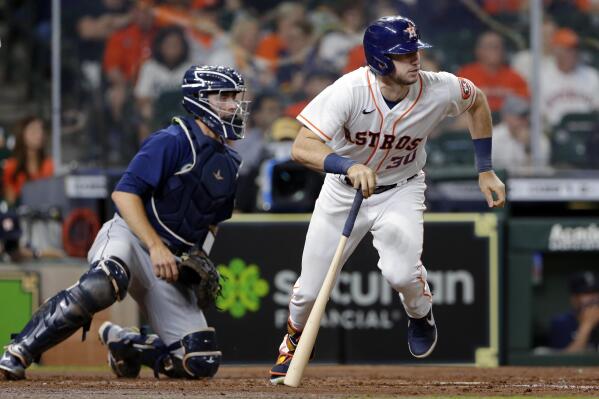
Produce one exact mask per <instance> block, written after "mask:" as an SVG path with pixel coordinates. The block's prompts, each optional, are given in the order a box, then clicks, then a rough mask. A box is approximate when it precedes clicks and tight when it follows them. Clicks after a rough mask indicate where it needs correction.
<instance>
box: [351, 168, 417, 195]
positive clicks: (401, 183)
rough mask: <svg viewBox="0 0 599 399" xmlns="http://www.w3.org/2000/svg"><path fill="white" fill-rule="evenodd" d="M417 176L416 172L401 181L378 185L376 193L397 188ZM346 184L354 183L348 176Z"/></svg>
mask: <svg viewBox="0 0 599 399" xmlns="http://www.w3.org/2000/svg"><path fill="white" fill-rule="evenodd" d="M416 176H418V173H416V174H415V175H413V176H410V177H408V178H407V179H406V180H402V181H400V182H399V183H394V184H387V185H384V186H376V188H375V189H374V193H375V194H380V193H384V192H385V191H388V190H391V189H392V188H395V187H397V186H401V185H403V184H405V183H407V182H409V181H410V180H412V179H413V178H415V177H416ZM345 184H347V185H348V186H351V185H352V184H351V181H350V180H349V178H348V177H347V176H345Z"/></svg>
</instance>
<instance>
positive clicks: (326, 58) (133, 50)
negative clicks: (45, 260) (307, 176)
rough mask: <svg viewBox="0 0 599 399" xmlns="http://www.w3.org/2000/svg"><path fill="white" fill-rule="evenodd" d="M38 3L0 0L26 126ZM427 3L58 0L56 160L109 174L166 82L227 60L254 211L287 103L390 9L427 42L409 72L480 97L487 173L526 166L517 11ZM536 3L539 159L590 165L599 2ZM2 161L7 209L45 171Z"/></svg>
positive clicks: (165, 109)
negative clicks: (457, 79)
mask: <svg viewBox="0 0 599 399" xmlns="http://www.w3.org/2000/svg"><path fill="white" fill-rule="evenodd" d="M50 3H51V2H48V1H42V0H38V1H30V2H24V1H13V2H9V3H8V5H7V6H5V9H4V10H3V11H4V13H5V14H7V16H10V18H11V20H12V21H13V23H12V24H11V25H10V26H11V28H10V29H9V32H8V35H7V38H8V39H9V40H10V39H11V38H18V37H22V38H26V39H25V40H24V42H23V46H22V48H24V51H25V52H28V54H29V56H30V57H31V59H32V60H33V62H31V65H28V66H26V67H24V68H22V70H19V68H17V69H15V67H17V66H20V65H17V64H18V63H19V54H18V51H14V50H13V52H15V53H16V54H11V53H10V50H5V51H6V54H7V57H4V60H3V63H2V66H0V77H1V78H3V80H4V81H15V80H16V81H18V80H19V79H23V80H28V82H29V83H28V86H27V88H26V92H27V95H28V97H29V98H30V100H32V99H34V101H30V102H32V103H33V104H36V105H35V108H34V109H31V107H29V108H27V107H24V109H28V110H29V111H30V112H28V114H27V115H23V116H26V117H29V116H31V115H32V114H36V115H38V116H42V117H47V116H49V110H50V105H49V98H50V96H49V90H50V83H49V82H50V67H49V65H50V63H49V54H50V39H51V15H50ZM431 3H432V2H429V1H411V0H394V1H393V0H377V1H364V0H351V1H350V0H338V1H319V0H311V1H304V2H291V1H286V2H280V1H273V0H264V1H259V2H249V1H243V0H154V1H152V0H139V1H130V0H95V1H85V2H82V1H79V0H63V1H62V2H61V5H62V15H61V17H62V54H61V60H62V82H63V83H62V87H61V89H62V105H63V121H62V127H63V130H62V136H63V140H62V142H63V154H64V160H65V161H66V162H70V161H76V162H78V164H83V165H96V166H103V167H106V166H115V167H123V166H124V164H125V163H126V161H127V160H128V159H130V157H131V155H132V154H133V153H134V152H135V151H136V149H137V148H138V145H139V143H140V142H141V141H142V140H143V139H144V138H145V137H147V136H148V134H150V132H152V131H154V130H156V129H157V128H160V127H161V126H164V125H165V124H167V123H168V122H169V121H168V117H169V115H171V114H173V113H177V112H184V111H183V110H182V109H181V107H180V101H181V96H180V87H179V86H180V81H181V76H182V74H183V71H184V70H185V69H186V68H187V67H188V66H189V65H190V64H218V65H227V66H231V67H234V68H236V69H237V70H239V71H241V72H242V73H243V74H244V76H245V77H246V78H247V80H248V82H249V87H250V95H251V97H252V100H253V106H252V118H251V125H250V127H249V129H247V137H246V139H245V140H241V141H239V142H236V143H234V145H235V147H236V149H237V150H238V151H239V152H240V153H241V154H242V157H243V158H244V165H243V169H242V171H241V178H242V183H241V187H244V190H245V191H244V193H248V192H251V194H249V195H250V199H249V200H248V199H247V198H246V199H245V200H244V195H242V197H241V198H240V207H241V208H242V210H244V211H252V210H255V209H256V208H257V207H258V208H260V204H259V203H258V204H256V203H255V201H253V200H252V198H255V194H256V191H257V190H259V189H260V188H259V184H258V185H257V184H256V183H255V182H256V181H258V182H260V179H257V177H258V175H259V174H260V173H261V172H260V167H261V165H262V164H263V161H264V160H266V159H270V158H272V157H273V156H274V155H273V153H276V154H278V155H276V156H277V157H281V156H282V157H283V158H284V155H281V153H282V152H281V150H280V148H279V150H277V146H276V144H275V145H274V146H273V145H272V143H273V142H276V141H281V140H283V141H285V140H291V139H293V131H297V129H296V127H297V123H296V122H295V120H294V118H295V116H296V115H297V114H298V113H299V111H300V110H301V109H302V108H303V106H304V105H305V104H307V102H308V101H309V100H310V99H311V98H312V97H313V96H315V95H316V93H318V92H320V91H321V90H322V89H323V88H324V87H326V86H327V85H329V84H330V83H332V82H333V81H334V80H335V79H336V78H337V77H339V76H340V75H342V74H343V73H346V72H348V71H351V70H353V69H355V68H358V67H360V66H362V65H364V63H365V61H364V54H363V50H362V44H361V42H362V35H363V30H364V27H365V26H366V25H367V24H368V23H369V22H370V21H371V20H373V19H375V18H377V17H379V16H381V15H390V14H402V15H406V16H409V17H412V18H414V19H415V20H416V21H418V24H419V27H420V30H421V34H422V36H423V38H424V39H426V41H427V42H430V43H432V44H434V48H433V49H431V50H427V51H426V52H425V53H424V54H423V59H422V68H423V69H425V70H447V71H450V72H453V73H455V74H457V75H459V76H463V77H466V78H468V79H470V80H472V81H473V82H474V83H475V84H476V85H477V86H479V87H480V88H481V89H482V90H483V91H484V92H485V94H486V95H487V97H488V99H489V104H490V106H491V110H492V112H493V118H494V124H495V134H494V140H495V141H496V143H497V144H496V146H495V150H496V151H495V153H494V159H495V161H496V165H497V166H499V167H503V168H505V169H508V170H511V171H517V170H520V169H522V168H526V167H528V166H530V165H531V164H532V160H531V144H530V119H529V116H530V98H531V94H534V93H531V80H530V79H531V73H532V72H531V68H532V57H531V52H530V50H529V38H528V36H529V35H528V32H529V14H530V10H529V9H528V6H529V2H528V1H525V0H460V1H452V0H439V1H435V2H434V7H431ZM544 7H545V13H544V23H543V28H542V32H543V43H544V47H543V58H542V62H541V74H540V80H541V83H542V86H541V87H542V89H541V91H540V93H538V95H540V98H541V104H542V109H541V111H542V115H543V120H544V125H543V132H544V134H543V135H542V137H541V139H540V143H539V148H540V155H541V158H542V159H541V163H542V165H544V166H553V167H578V168H593V167H596V166H597V164H596V162H597V161H596V160H594V159H593V157H591V156H590V155H588V154H589V153H590V152H589V151H588V150H585V151H583V153H581V152H580V151H578V152H577V149H580V148H581V147H580V146H586V147H585V148H595V147H593V146H596V147H597V148H599V144H598V143H599V139H598V138H597V137H598V136H599V119H598V117H597V112H598V111H599V97H598V96H597V95H596V93H597V92H599V73H598V72H597V68H596V66H597V64H598V61H599V48H598V46H599V45H598V44H597V41H596V39H593V38H592V32H593V31H595V32H596V31H597V28H599V5H598V4H597V2H594V1H590V0H546V1H544ZM8 14H10V15H8ZM16 47H17V48H19V47H18V46H16ZM32 74H33V75H34V76H33V77H32ZM13 116H14V113H13ZM5 119H7V120H9V119H10V118H8V117H6V118H5V117H4V116H3V115H2V109H0V124H2V123H3V121H4V120H5ZM16 126H17V124H16V123H15V124H10V123H6V124H5V128H6V129H5V131H7V132H9V133H10V132H12V135H14V136H17V137H18V135H19V134H20V133H19V132H17V131H16V130H14V129H16ZM464 129H465V124H464V122H463V121H461V120H459V119H458V120H456V121H455V122H454V123H452V124H450V125H445V126H444V127H443V129H441V130H440V131H439V132H438V134H437V135H436V137H433V138H431V140H429V158H430V160H431V162H430V164H431V167H434V166H444V165H446V164H448V163H449V164H451V163H455V162H459V160H456V159H452V157H451V154H449V155H448V151H441V150H440V148H441V147H442V145H443V143H444V141H446V140H452V139H458V138H460V137H463V133H464ZM6 136H10V134H7V135H6ZM4 141H5V142H6V143H9V144H10V142H11V141H10V140H4ZM13 141H14V140H13ZM17 143H18V140H17ZM556 147H559V149H558V148H556ZM570 147H571V148H572V150H571V151H569V150H568V148H570ZM273 148H274V149H273ZM9 149H11V148H9ZM15 150H16V149H15ZM436 151H438V154H436ZM4 153H6V154H7V155H9V154H10V152H9V151H5V152H4ZM14 157H16V158H18V157H19V154H18V151H17V152H15V154H14ZM15 162H16V165H20V169H19V167H18V166H17V168H16V169H15V166H14V165H15ZM5 165H6V167H5V168H4V193H5V196H7V198H8V199H9V201H13V202H14V199H13V197H14V191H15V190H14V188H15V187H16V186H18V185H19V184H22V182H23V181H24V180H26V179H34V178H37V177H43V176H45V175H46V174H47V172H48V171H49V170H51V169H49V168H50V166H48V164H47V163H45V162H37V163H35V165H33V166H31V165H29V166H28V168H23V163H22V161H18V160H16V161H15V159H12V158H10V159H8V160H7V161H6V163H5ZM31 168H33V169H31ZM36 168H37V169H36ZM50 173H51V172H50ZM252 190H253V192H252Z"/></svg>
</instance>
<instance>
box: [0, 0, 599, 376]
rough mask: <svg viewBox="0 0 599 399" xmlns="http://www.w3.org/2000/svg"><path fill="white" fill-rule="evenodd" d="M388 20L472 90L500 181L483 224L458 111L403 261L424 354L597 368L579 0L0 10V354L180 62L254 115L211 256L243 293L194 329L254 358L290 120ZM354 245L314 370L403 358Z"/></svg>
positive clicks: (596, 162) (269, 326)
mask: <svg viewBox="0 0 599 399" xmlns="http://www.w3.org/2000/svg"><path fill="white" fill-rule="evenodd" d="M395 14H401V15H404V16H407V17H410V18H412V19H413V20H414V21H415V22H416V24H417V25H418V27H419V28H420V32H421V36H422V39H423V40H424V41H426V42H428V43H431V44H432V45H433V46H434V47H433V48H432V49H430V50H426V51H425V52H423V53H422V69H424V70H428V71H442V70H444V71H449V72H452V73H454V74H456V75H458V76H462V77H465V78H468V79H470V80H472V81H473V82H474V83H475V84H476V85H477V86H478V87H480V88H481V89H482V90H483V91H484V92H485V94H486V95H487V98H488V100H489V105H490V107H491V111H492V115H493V124H494V133H493V141H494V145H493V160H494V166H495V169H496V171H497V173H498V174H499V175H500V176H501V177H502V178H503V179H504V181H505V182H506V186H507V189H508V206H507V207H506V208H505V209H503V210H500V211H493V212H489V211H488V210H487V209H486V205H485V202H484V200H483V197H482V195H481V194H480V192H479V190H478V185H477V180H476V179H477V175H476V171H475V168H474V155H473V148H472V144H471V139H470V136H469V133H468V131H467V129H466V124H465V121H464V120H462V119H460V118H458V119H448V120H447V121H446V122H445V123H444V124H443V125H441V126H440V127H439V129H438V131H437V132H435V133H434V135H433V136H432V137H430V138H429V140H428V143H427V153H428V165H427V167H426V169H425V171H426V174H427V184H428V190H427V207H428V211H429V212H428V214H427V217H426V220H425V223H426V224H427V233H425V254H424V259H423V260H424V262H425V264H427V268H428V269H429V270H430V271H431V272H430V276H429V278H430V280H431V283H432V285H433V292H434V294H435V302H436V303H437V304H438V307H436V309H438V310H436V313H435V316H436V318H437V319H438V323H439V325H440V334H441V341H440V343H439V347H438V349H437V352H436V357H435V356H432V358H431V361H434V362H462V363H463V362H476V363H477V364H481V365H496V364H598V363H599V354H598V353H597V350H598V344H599V328H598V326H599V300H598V298H599V277H598V273H599V252H598V251H599V227H598V225H599V179H598V177H599V72H598V69H599V40H598V39H597V37H598V35H597V32H599V1H597V0H420V1H418V0H369V1H363V0H351V1H349V0H348V1H345V0H339V1H335V0H330V1H322V0H320V1H319V0H309V1H303V2H291V1H290V2H281V1H274V0H261V1H253V2H250V1H247V0H245V1H244V0H162V1H161V0H154V1H151V0H147V1H143V0H139V1H133V0H86V1H79V0H52V1H51V0H5V1H2V2H0V43H1V45H0V162H1V165H2V167H1V169H2V176H3V179H2V185H1V195H2V202H1V203H0V218H1V223H0V225H1V226H0V227H1V228H0V241H1V243H2V252H1V256H2V259H3V263H2V264H0V320H1V321H2V323H0V325H1V327H0V344H5V343H7V342H8V340H9V333H11V332H14V331H17V330H18V329H20V328H21V327H22V325H23V324H24V323H25V322H26V321H27V320H28V318H29V316H30V315H31V312H32V310H34V309H35V308H36V307H37V306H38V305H39V303H40V301H41V300H43V299H44V298H46V297H48V296H50V295H52V294H54V293H55V292H56V291H57V290H58V289H61V288H64V287H66V286H68V285H70V284H71V283H72V282H73V281H74V280H75V279H76V278H77V277H78V276H79V274H80V273H81V271H82V270H83V269H84V268H85V267H87V266H86V265H85V259H84V257H85V255H86V252H87V250H88V248H89V246H90V245H91V243H92V242H93V239H94V237H95V234H96V232H97V231H98V229H99V228H100V226H101V224H102V223H103V222H104V221H106V220H107V219H109V218H110V217H111V216H112V214H113V213H114V208H113V204H112V203H111V201H110V199H109V195H110V192H111V190H112V188H113V187H114V185H115V183H116V182H117V181H118V179H119V177H120V174H121V173H122V172H123V171H124V168H125V167H126V166H127V163H128V162H129V160H130V159H131V157H132V156H133V154H135V152H136V150H137V149H138V147H139V145H140V143H141V142H142V141H143V139H144V138H146V137H147V136H148V135H149V134H151V133H152V132H154V131H156V130H158V129H160V128H161V127H164V126H166V125H167V124H168V123H169V121H170V118H171V117H172V116H174V115H178V114H183V113H184V112H185V111H184V110H183V109H182V107H181V94H180V86H179V85H180V81H181V78H182V75H183V72H184V71H185V70H186V69H187V68H188V67H189V66H190V65H193V64H199V65H202V64H218V65H226V66H231V67H234V68H236V69H237V70H239V71H240V72H241V73H242V74H243V75H244V76H245V78H246V81H247V83H248V86H249V94H250V96H251V99H252V106H251V120H250V125H249V126H248V129H247V130H246V138H245V139H244V140H239V141H236V142H234V143H232V145H233V146H234V148H235V149H236V150H237V151H239V152H240V153H241V155H242V157H243V159H244V163H243V166H242V169H241V171H240V176H239V191H238V199H237V204H236V209H237V213H236V215H235V216H234V218H233V220H232V221H231V222H228V223H226V224H225V226H224V228H223V230H222V237H219V240H217V245H216V247H215V250H214V257H215V259H216V261H217V262H219V263H221V266H222V268H224V269H223V270H225V269H226V270H232V271H236V272H235V273H237V272H238V273H240V274H239V276H238V278H239V279H241V278H242V275H241V274H243V273H242V271H244V270H251V273H252V275H253V276H254V277H252V279H253V280H252V281H253V283H251V284H249V283H248V284H249V285H248V284H246V285H243V284H240V286H243V287H244V288H240V290H241V291H239V292H237V294H236V295H238V296H239V298H245V299H244V300H245V302H244V300H242V299H239V301H238V302H235V301H234V303H237V304H238V306H236V307H235V308H234V309H229V310H225V311H224V312H220V313H217V312H215V314H214V315H212V316H211V320H213V321H212V324H214V325H215V326H216V327H217V329H218V330H219V334H221V335H222V337H223V339H222V341H221V342H222V345H223V346H224V349H223V352H224V353H225V360H227V359H228V361H233V362H245V361H269V360H272V359H274V355H276V352H275V351H274V349H275V348H276V346H277V345H278V340H279V339H280V335H281V331H282V330H281V329H282V328H283V326H284V322H285V320H286V315H285V311H286V310H285V309H286V304H287V302H286V301H287V298H288V296H289V289H290V286H291V285H292V284H293V282H294V280H295V278H296V277H297V273H298V271H299V267H300V258H301V249H302V247H303V240H304V235H305V230H306V227H307V223H308V221H309V213H310V212H311V210H312V209H313V205H314V201H315V199H316V197H317V196H318V192H319V190H320V185H321V183H322V180H323V175H322V174H319V173H316V172H311V171H308V170H306V169H304V168H302V167H300V166H299V165H297V164H295V163H293V162H291V160H290V157H289V149H290V146H291V143H292V140H293V139H294V137H295V134H296V133H297V131H298V129H299V126H300V125H299V123H298V122H297V121H296V120H295V116H296V115H297V114H298V113H299V112H300V111H301V110H302V108H303V106H305V105H306V104H307V103H308V102H309V101H310V100H311V99H312V98H313V97H314V96H315V95H316V94H318V93H319V92H320V91H321V90H323V89H324V88H325V87H327V86H328V85H329V84H331V83H332V82H334V81H335V80H336V79H337V78H338V77H340V76H341V75H342V74H344V73H347V72H349V71H352V70H354V69H356V68H358V67H360V66H362V65H364V64H365V58H364V54H363V49H362V44H361V43H362V36H363V32H364V29H365V27H366V26H367V25H368V24H369V23H370V22H371V21H373V20H375V19H376V18H378V17H380V16H384V15H395ZM257 231H259V232H260V234H256V232H257ZM365 241H366V242H365V243H364V245H362V246H361V247H360V248H359V249H358V251H357V252H356V254H355V255H354V256H353V257H352V259H350V261H349V263H348V265H347V267H346V269H345V271H344V272H343V273H342V276H341V277H340V283H339V286H338V287H337V288H336V291H335V293H334V295H333V300H332V304H331V310H330V313H327V315H326V317H325V318H326V320H325V321H324V326H323V333H322V334H321V337H319V339H320V340H321V341H324V343H323V344H321V345H322V346H324V347H325V348H324V349H323V353H322V355H319V358H320V359H321V360H326V361H335V362H347V363H351V362H366V361H368V362H376V361H379V362H382V361H385V362H396V361H402V362H403V361H410V359H409V356H408V355H407V349H406V348H403V346H405V345H404V342H405V340H404V338H403V337H404V335H405V331H404V330H405V315H404V314H403V310H401V309H399V308H398V307H399V301H398V300H397V298H396V297H395V296H394V295H392V294H391V292H390V289H389V287H388V286H387V285H386V282H384V281H382V279H381V278H380V276H379V275H378V272H377V269H376V262H377V254H376V252H374V251H373V250H372V248H370V247H369V245H370V239H367V240H365ZM232 243H235V244H232ZM256 271H257V273H258V274H256ZM244 290H245V291H244ZM248 295H249V296H250V297H251V298H252V301H250V302H247V297H248ZM248 303H250V305H248ZM15 308H18V311H15ZM116 309H117V310H112V313H106V314H104V315H100V316H98V317H96V320H98V319H100V321H101V320H102V318H104V319H106V318H112V319H115V318H116V319H117V321H118V320H119V318H120V320H121V323H129V324H131V323H134V324H135V323H141V322H143V316H141V318H140V316H139V315H138V312H137V310H136V308H135V306H134V305H133V304H130V303H129V304H123V306H117V307H116ZM398 309H399V310H398ZM463 324H464V325H468V326H472V327H471V328H473V330H472V331H471V333H470V334H464V326H463ZM248 325H256V326H260V327H257V328H264V331H263V335H262V336H264V337H267V338H265V340H264V343H262V344H261V345H262V346H261V345H255V347H253V348H240V347H238V346H237V343H236V340H235V332H236V331H238V330H239V328H240V327H239V326H244V327H246V326H248ZM227 334H229V335H227ZM219 337H220V335H219ZM397 337H402V338H401V339H398V338H397ZM77 340H78V337H77V339H75V341H73V340H70V341H67V342H66V343H65V344H62V345H61V346H59V347H58V348H57V349H55V350H53V351H51V352H50V355H48V356H45V357H44V359H45V360H44V363H47V364H67V363H69V362H71V363H72V362H75V363H76V362H77V361H79V362H81V361H82V360H81V359H80V358H79V359H78V360H77V359H75V360H74V359H71V358H69V356H68V355H62V354H61V353H63V352H64V345H82V344H80V343H78V342H76V341H77ZM366 341H367V342H369V345H370V346H366V348H367V349H364V346H363V345H362V342H366ZM396 341H399V342H401V343H402V344H401V345H402V348H398V349H397V350H390V349H389V348H390V347H395V346H397V345H396V344H394V343H395V342H396ZM328 343H330V344H328ZM95 345H96V344H95V343H93V344H92V343H88V344H86V346H85V348H87V349H81V348H79V347H77V348H79V349H77V351H80V352H81V351H83V352H85V351H87V352H89V356H88V358H87V359H88V360H85V361H86V362H88V363H89V364H95V362H103V360H104V358H105V354H104V353H102V352H101V351H102V350H101V348H97V347H96V346H95ZM61 348H63V349H61ZM90 348H91V349H90ZM377 348H379V349H380V350H377ZM87 352H86V353H87ZM227 354H229V355H228V356H227ZM271 357H272V359H270V358H271ZM53 362H54V363H53Z"/></svg>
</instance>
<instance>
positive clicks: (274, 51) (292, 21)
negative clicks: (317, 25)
mask: <svg viewBox="0 0 599 399" xmlns="http://www.w3.org/2000/svg"><path fill="white" fill-rule="evenodd" d="M272 16H273V17H274V19H275V21H274V24H275V26H276V28H275V31H274V32H271V33H269V34H267V35H266V36H264V37H263V38H262V39H261V40H260V43H259V44H258V48H257V49H256V55H257V56H259V57H260V58H262V59H264V60H266V61H267V62H268V64H269V65H270V66H271V68H272V69H273V70H275V71H276V69H277V66H278V64H279V63H280V61H281V60H280V58H281V56H282V55H283V54H284V52H285V51H286V49H287V46H288V44H289V43H287V41H286V40H285V34H286V32H288V31H289V29H291V28H292V27H293V26H294V25H296V24H298V23H302V22H304V21H306V8H305V6H304V5H303V4H302V3H296V2H292V1H286V2H283V3H281V4H279V5H278V7H277V8H276V10H275V11H274V12H273V13H272Z"/></svg>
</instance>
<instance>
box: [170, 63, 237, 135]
mask: <svg viewBox="0 0 599 399" xmlns="http://www.w3.org/2000/svg"><path fill="white" fill-rule="evenodd" d="M181 88H182V89H183V107H184V108H185V109H186V110H187V111H188V112H189V113H190V114H192V115H194V116H195V117H197V118H199V119H200V120H201V121H202V122H204V123H205V124H206V126H208V127H209V128H210V130H212V131H213V132H214V133H216V134H219V135H221V136H222V137H224V138H226V139H228V140H237V139H241V138H243V133H244V130H245V124H246V121H247V117H248V115H249V112H248V106H249V101H243V93H245V91H246V90H247V89H246V86H245V82H244V80H243V77H242V76H241V74H240V73H239V72H237V71H236V70H234V69H233V68H228V67H223V66H210V65H204V66H197V65H194V66H192V67H191V68H189V69H188V70H187V71H186V72H185V76H184V77H183V83H182V85H181ZM222 92H234V93H242V95H241V98H240V99H236V100H235V101H236V103H237V108H236V109H235V111H233V112H227V113H226V116H222V114H221V115H219V110H218V109H214V107H213V106H212V105H211V104H210V103H209V101H208V95H209V94H215V93H222Z"/></svg>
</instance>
